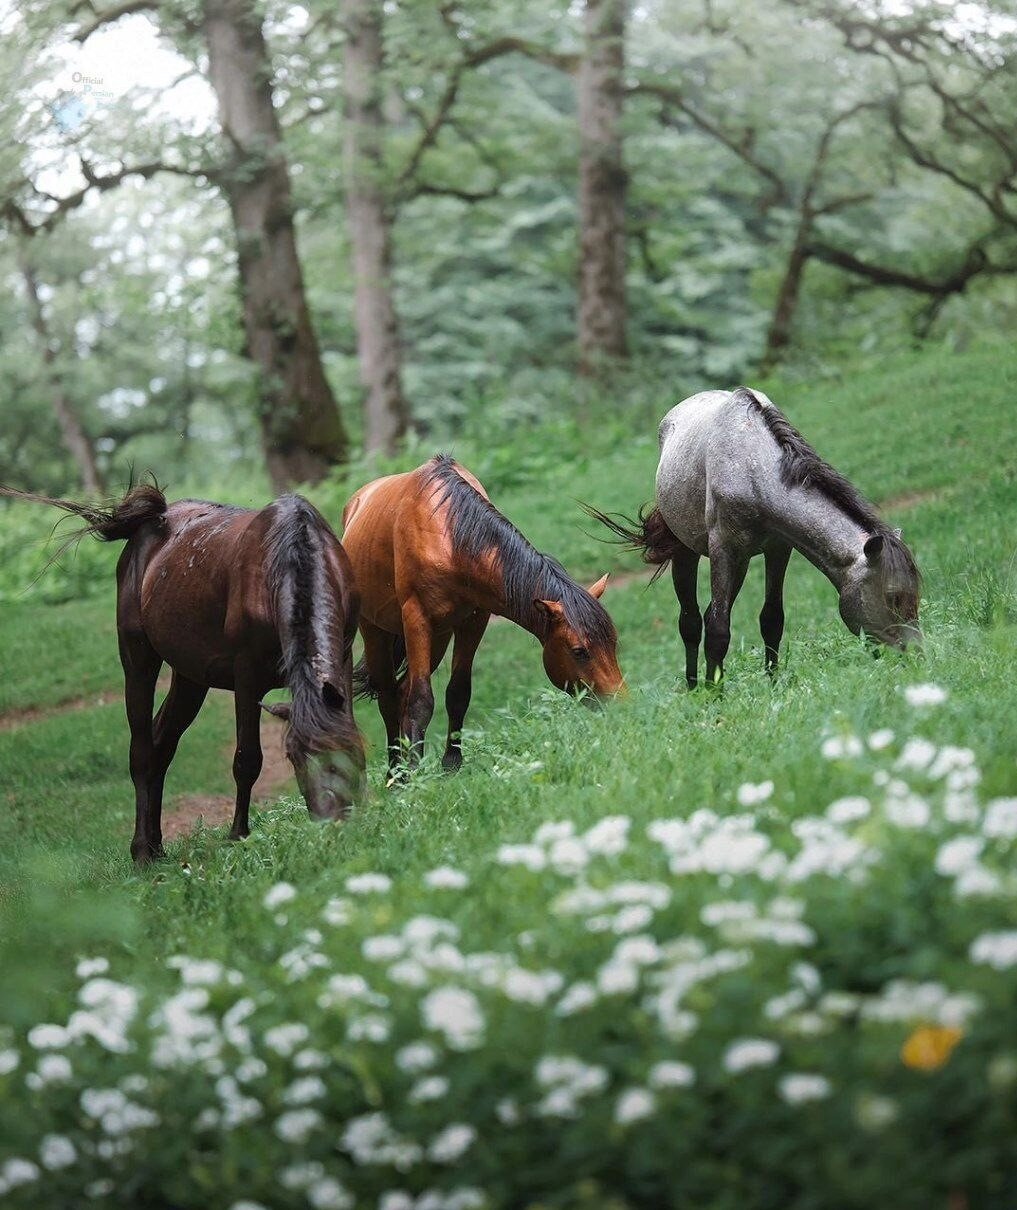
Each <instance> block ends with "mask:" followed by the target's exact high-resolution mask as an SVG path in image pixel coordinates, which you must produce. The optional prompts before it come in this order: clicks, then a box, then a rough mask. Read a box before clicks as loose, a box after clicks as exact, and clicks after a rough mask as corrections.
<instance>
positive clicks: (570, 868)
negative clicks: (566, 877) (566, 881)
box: [547, 836, 590, 874]
mask: <svg viewBox="0 0 1017 1210" xmlns="http://www.w3.org/2000/svg"><path fill="white" fill-rule="evenodd" d="M589 860H590V854H589V852H588V851H587V849H586V845H585V844H584V843H583V842H582V840H580V839H579V838H578V837H577V836H564V837H562V838H561V839H560V840H556V841H555V842H554V843H553V844H552V845H551V847H550V848H549V849H548V852H547V861H548V864H549V865H550V866H551V867H552V868H553V869H555V870H557V871H558V873H559V874H578V873H580V871H582V870H583V869H585V867H586V865H587V863H588V862H589Z"/></svg>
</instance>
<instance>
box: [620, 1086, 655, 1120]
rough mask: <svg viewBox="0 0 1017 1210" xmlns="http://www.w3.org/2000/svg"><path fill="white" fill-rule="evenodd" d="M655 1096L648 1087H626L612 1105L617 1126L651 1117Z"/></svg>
mask: <svg viewBox="0 0 1017 1210" xmlns="http://www.w3.org/2000/svg"><path fill="white" fill-rule="evenodd" d="M656 1108H657V1098H656V1097H655V1096H654V1095H653V1093H652V1092H650V1090H649V1089H648V1088H626V1089H625V1091H624V1092H623V1093H622V1094H621V1096H619V1098H618V1100H617V1101H616V1102H615V1106H614V1120H615V1121H616V1122H617V1123H618V1125H619V1126H631V1125H632V1123H633V1122H641V1121H642V1120H643V1119H644V1118H648V1117H652V1116H653V1112H654V1110H655V1109H656Z"/></svg>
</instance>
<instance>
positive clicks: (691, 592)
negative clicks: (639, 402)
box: [587, 387, 922, 689]
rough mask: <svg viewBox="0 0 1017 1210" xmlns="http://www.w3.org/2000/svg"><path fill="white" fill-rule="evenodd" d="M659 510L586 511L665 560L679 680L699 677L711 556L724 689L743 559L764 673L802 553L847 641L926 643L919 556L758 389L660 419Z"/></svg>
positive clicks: (711, 626) (713, 646)
mask: <svg viewBox="0 0 1017 1210" xmlns="http://www.w3.org/2000/svg"><path fill="white" fill-rule="evenodd" d="M659 441H660V463H659V465H658V467H657V480H656V503H655V505H654V506H653V507H652V508H649V507H644V508H643V509H642V510H640V513H639V517H638V520H630V519H629V518H626V517H624V516H622V517H619V516H609V515H607V514H605V513H602V512H599V511H598V510H596V509H592V508H587V511H588V513H589V514H590V515H591V516H593V517H595V518H596V519H597V520H599V521H601V522H603V523H604V524H605V525H607V526H608V528H609V529H611V530H612V531H613V532H614V533H615V535H616V536H617V537H618V538H620V539H621V540H622V541H623V542H624V543H625V544H627V545H628V546H629V547H630V548H631V549H635V550H639V551H640V552H641V553H642V556H643V559H644V560H645V561H646V562H647V563H650V564H655V565H656V566H657V568H658V571H657V573H656V574H655V576H654V578H656V575H659V574H660V573H661V572H662V571H663V570H664V568H665V567H666V566H667V564H668V563H670V564H671V576H672V579H673V582H674V588H675V594H676V595H677V597H678V603H679V607H680V612H679V619H678V630H679V634H680V635H681V639H682V642H683V643H684V646H685V679H686V681H687V683H688V686H689V688H690V689H693V688H695V687H696V684H697V681H698V671H699V668H698V661H699V643H700V639H701V638H702V634H703V615H702V614H701V613H700V611H699V603H698V601H697V599H696V573H697V570H698V566H699V560H700V558H701V557H703V556H706V557H707V558H708V559H709V560H710V589H711V594H712V600H711V601H710V604H709V607H708V608H707V611H706V642H705V654H706V676H707V680H708V681H709V682H719V681H720V679H721V677H722V676H723V671H724V657H725V656H726V655H727V651H728V647H729V645H730V641H731V606H732V605H733V603H734V600H735V598H736V597H737V595H738V592H739V590H740V588H741V586H742V582H743V581H744V579H745V573H746V570H747V568H748V565H749V560H750V559H751V558H752V557H753V556H755V555H758V554H762V556H763V560H764V565H765V573H766V574H765V579H766V588H765V598H764V601H763V608H762V611H761V612H760V615H759V629H760V633H761V635H762V638H763V646H764V649H765V657H764V660H765V667H766V670H767V671H768V672H769V673H770V674H771V675H772V674H773V673H774V672H775V671H776V669H777V661H778V653H779V649H780V641H781V638H782V636H783V633H784V601H783V591H784V575H785V572H786V571H787V565H788V560H789V559H790V557H791V552H792V550H797V551H800V552H801V553H802V554H803V555H804V556H805V558H806V559H808V560H809V562H810V563H812V564H814V565H815V566H816V567H817V568H819V570H820V571H821V572H823V574H824V575H825V576H826V577H827V579H829V580H830V581H831V583H832V584H833V585H834V587H835V588H836V589H837V591H838V593H839V596H840V615H841V618H842V619H843V621H844V623H845V625H846V626H847V627H848V629H849V630H851V631H852V632H853V633H854V634H861V633H864V634H865V635H866V636H867V637H868V638H870V639H872V640H875V641H876V642H877V643H882V644H886V645H888V646H890V647H895V648H901V649H903V648H904V647H906V646H908V644H910V643H916V644H918V643H920V642H921V638H922V635H921V630H920V629H919V624H918V602H919V597H920V594H921V577H920V575H919V572H918V568H917V566H916V564H915V560H914V556H913V555H912V554H911V551H910V550H909V549H908V548H907V546H906V545H905V544H904V542H903V541H902V540H901V535H900V530H894V529H891V528H890V527H889V526H887V525H886V524H885V523H884V522H883V521H882V520H880V518H879V516H878V515H877V514H876V511H875V509H874V508H873V506H872V505H871V504H870V503H869V502H868V501H867V500H865V499H864V498H863V497H862V496H861V494H860V493H859V492H858V491H857V489H856V488H855V487H854V486H853V485H852V484H851V483H850V482H849V481H848V480H847V479H846V478H845V477H844V476H843V475H842V474H840V473H839V472H838V471H836V470H834V468H833V467H832V466H830V465H829V464H828V463H826V462H824V461H823V459H822V458H821V457H820V456H819V455H818V454H817V453H816V451H815V450H814V449H813V448H812V446H810V445H809V444H808V442H807V441H806V440H805V438H804V437H803V436H802V435H801V433H799V432H798V430H797V429H795V428H794V427H793V426H792V425H791V423H790V422H789V421H788V419H787V418H786V417H785V416H784V414H783V413H782V412H781V411H780V410H779V409H778V408H777V407H776V406H775V404H774V403H773V402H772V401H771V400H770V399H768V398H767V397H766V395H764V394H763V393H762V392H761V391H755V390H751V389H749V388H748V387H737V388H736V389H735V390H734V391H702V392H700V393H699V394H697V395H692V396H690V397H689V398H688V399H685V400H683V401H682V402H681V403H679V404H678V405H677V406H676V407H674V408H672V409H671V410H670V411H669V412H668V413H667V415H666V416H665V417H664V419H663V420H662V421H661V423H660V429H659Z"/></svg>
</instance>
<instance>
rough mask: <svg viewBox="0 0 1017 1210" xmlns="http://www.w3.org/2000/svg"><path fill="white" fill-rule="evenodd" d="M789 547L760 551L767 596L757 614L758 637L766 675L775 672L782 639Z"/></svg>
mask: <svg viewBox="0 0 1017 1210" xmlns="http://www.w3.org/2000/svg"><path fill="white" fill-rule="evenodd" d="M790 558H791V547H790V546H785V545H783V544H780V545H777V546H768V547H767V548H766V550H764V551H763V562H764V565H765V568H766V593H765V596H764V597H763V608H762V609H761V610H760V612H759V633H760V634H761V635H762V636H763V646H764V648H765V649H766V657H765V658H766V671H767V672H768V673H769V674H770V675H771V676H772V675H773V674H774V673H775V672H776V671H777V652H778V651H779V650H780V640H781V638H782V637H783V635H784V576H785V574H786V573H787V565H788V560H789V559H790Z"/></svg>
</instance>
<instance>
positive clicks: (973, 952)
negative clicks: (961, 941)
mask: <svg viewBox="0 0 1017 1210" xmlns="http://www.w3.org/2000/svg"><path fill="white" fill-rule="evenodd" d="M968 953H969V957H970V958H971V961H972V962H977V963H979V964H982V965H985V966H991V967H994V968H995V969H996V970H998V971H1003V970H1009V968H1010V967H1011V966H1017V932H1013V931H1011V932H1003V933H982V935H981V936H980V937H977V938H976V939H975V940H974V941H973V942H972V943H971V949H970V950H969V952H968Z"/></svg>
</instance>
